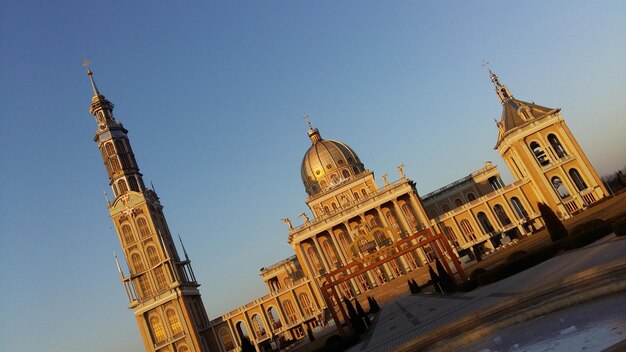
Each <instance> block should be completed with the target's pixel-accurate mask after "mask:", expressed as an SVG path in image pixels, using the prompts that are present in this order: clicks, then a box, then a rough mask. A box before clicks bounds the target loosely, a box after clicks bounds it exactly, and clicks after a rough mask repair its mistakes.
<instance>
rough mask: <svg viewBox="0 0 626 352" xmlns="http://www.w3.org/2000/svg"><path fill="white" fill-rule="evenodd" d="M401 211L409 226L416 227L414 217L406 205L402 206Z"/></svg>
mask: <svg viewBox="0 0 626 352" xmlns="http://www.w3.org/2000/svg"><path fill="white" fill-rule="evenodd" d="M402 211H403V212H404V215H405V216H406V218H407V219H408V220H409V222H410V223H411V225H413V226H416V225H417V221H415V216H414V215H413V211H411V208H409V206H408V205H407V204H406V203H405V204H402Z"/></svg>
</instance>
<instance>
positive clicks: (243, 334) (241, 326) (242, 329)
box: [235, 321, 250, 339]
mask: <svg viewBox="0 0 626 352" xmlns="http://www.w3.org/2000/svg"><path fill="white" fill-rule="evenodd" d="M235 328H236V329H237V332H238V333H239V337H240V338H241V339H249V336H250V334H248V327H247V326H246V324H245V323H244V322H243V321H238V322H237V324H235Z"/></svg>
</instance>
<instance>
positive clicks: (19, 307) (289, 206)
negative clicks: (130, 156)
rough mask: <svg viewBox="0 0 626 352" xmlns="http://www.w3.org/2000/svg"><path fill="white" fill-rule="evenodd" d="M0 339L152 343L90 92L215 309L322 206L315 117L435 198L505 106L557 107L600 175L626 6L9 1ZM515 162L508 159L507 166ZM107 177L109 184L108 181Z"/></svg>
mask: <svg viewBox="0 0 626 352" xmlns="http://www.w3.org/2000/svg"><path fill="white" fill-rule="evenodd" d="M0 6H1V7H0V108H1V109H0V114H1V116H0V140H1V141H2V142H1V143H2V144H1V146H2V152H1V153H0V162H1V165H2V173H1V174H0V196H1V199H2V202H0V223H1V228H2V231H1V235H0V260H1V262H0V275H1V277H0V282H1V283H2V284H1V285H2V287H1V290H0V294H1V299H0V311H1V312H2V314H0V324H1V326H0V350H2V351H44V350H45V351H53V352H57V351H58V352H60V351H96V352H99V351H103V352H104V351H111V350H113V351H122V352H126V351H138V350H142V348H143V347H142V343H141V340H140V337H139V334H138V329H137V326H136V323H135V321H134V319H133V316H132V312H131V311H130V310H128V309H127V308H126V307H127V300H126V295H125V293H124V289H123V287H122V285H121V284H120V282H119V278H118V274H117V271H116V269H115V264H114V261H113V251H118V252H119V244H118V241H117V238H116V235H115V231H114V229H113V227H112V224H111V222H110V219H109V218H108V212H107V209H106V206H105V201H104V197H103V194H102V192H103V190H104V189H106V188H107V178H106V174H105V170H104V167H103V165H102V160H101V158H100V155H99V153H98V151H97V148H96V144H95V143H94V142H93V141H92V137H93V135H94V131H95V128H96V124H95V122H94V119H93V117H92V116H91V115H90V114H89V112H88V106H89V103H90V99H91V90H90V86H89V82H88V79H87V76H86V75H85V70H84V68H83V67H82V66H81V62H82V60H83V59H84V58H90V59H91V60H92V62H93V65H92V69H93V71H94V72H95V78H96V81H97V83H98V86H99V88H100V90H101V91H102V92H103V94H104V95H106V96H107V98H109V99H110V100H111V101H112V102H113V103H115V104H116V108H115V111H114V112H115V114H116V116H117V118H118V119H119V120H120V121H122V122H123V123H124V125H125V126H126V127H127V128H128V129H129V131H130V134H129V136H130V139H131V143H132V145H133V147H134V150H135V153H136V156H137V159H138V162H139V166H140V167H141V170H142V172H143V173H144V176H145V179H146V181H148V182H149V181H153V182H154V185H155V187H156V190H157V192H158V193H159V195H160V197H161V200H162V203H163V204H164V205H165V214H166V217H167V220H168V222H169V225H170V228H171V230H172V232H173V233H174V234H178V233H180V234H181V236H182V237H183V239H184V240H185V243H186V247H187V249H188V252H189V254H190V256H191V259H192V264H193V267H194V270H195V273H196V276H197V278H198V281H199V282H200V283H201V284H202V287H201V292H202V295H203V298H204V302H205V304H206V306H207V308H208V313H209V316H210V317H211V318H215V317H217V316H218V315H220V314H222V313H225V312H227V311H229V310H231V309H234V308H236V307H238V306H239V305H242V304H245V303H246V302H248V301H250V300H252V299H254V298H256V297H258V296H261V295H263V294H265V293H266V292H267V291H266V289H265V287H264V284H263V282H262V280H261V278H260V277H259V268H261V267H263V266H267V265H270V264H272V263H274V262H276V261H279V260H281V259H283V258H285V257H287V256H289V255H292V253H293V252H292V250H291V248H290V247H289V245H288V244H287V235H288V232H287V229H286V226H285V224H283V223H281V222H280V221H279V219H280V218H282V217H290V218H292V219H297V214H298V213H300V212H301V211H303V210H305V209H306V206H305V203H304V201H305V196H306V194H305V192H304V189H303V186H302V184H301V181H300V175H299V170H300V162H301V158H302V156H303V155H304V152H305V151H306V149H307V148H308V147H309V144H310V142H309V140H308V138H307V136H306V129H307V128H306V124H305V122H304V121H303V119H302V115H303V114H305V113H307V114H309V115H310V116H311V121H312V122H313V124H314V125H315V126H317V127H319V129H320V130H321V132H322V135H323V136H324V137H326V138H330V139H339V140H342V141H344V142H345V143H347V144H348V145H350V146H351V147H352V148H353V149H354V150H355V151H356V152H357V153H358V154H359V155H360V157H361V160H363V162H364V163H365V165H366V167H367V168H368V169H370V170H373V171H374V172H375V173H376V176H377V178H378V179H379V177H380V176H381V175H382V174H384V173H389V174H390V179H395V178H396V171H395V167H396V165H398V164H400V163H404V164H406V169H405V172H406V173H407V175H408V176H409V177H410V178H412V179H414V180H415V181H416V182H417V184H418V190H419V192H420V193H422V194H424V193H427V192H430V191H432V190H434V189H436V188H438V187H441V186H443V185H444V184H446V183H448V182H451V181H454V180H455V179H457V178H460V177H462V176H464V175H466V174H468V173H469V172H471V171H473V170H475V169H477V168H479V167H481V166H482V165H483V163H484V162H485V161H486V160H491V161H493V162H494V163H496V164H498V165H501V166H502V167H503V166H504V163H503V161H502V160H501V159H500V158H499V156H498V154H497V153H496V152H495V151H494V150H493V146H494V144H495V142H496V136H497V130H496V127H495V124H494V121H493V120H494V118H496V117H499V115H500V103H499V101H498V99H497V97H496V96H495V94H494V92H493V87H492V86H491V83H490V81H489V78H488V75H487V73H486V72H485V70H484V69H483V68H482V67H481V65H480V64H481V61H482V60H484V59H486V60H489V61H490V62H491V67H492V69H493V70H494V71H495V72H496V73H497V74H498V75H499V76H500V78H501V81H502V82H503V83H504V84H506V85H508V86H509V88H510V89H511V91H512V92H513V94H514V95H515V96H516V97H517V98H520V99H522V100H528V101H534V102H536V103H538V104H540V105H544V106H550V107H560V108H562V112H563V115H564V117H565V119H566V121H567V123H568V125H569V127H570V129H571V130H572V131H573V133H574V135H575V136H576V137H577V139H578V141H579V143H580V144H581V145H582V147H583V148H584V150H585V151H586V152H587V155H588V157H589V158H590V159H591V161H592V163H593V164H594V165H595V166H596V168H597V170H598V172H599V173H600V174H607V173H608V172H610V171H613V170H616V169H618V168H623V167H624V165H625V164H626V156H625V153H624V152H625V151H626V138H624V135H626V122H625V121H626V116H625V113H626V99H624V94H625V92H626V2H624V1H602V2H589V1H560V2H559V1H549V2H546V1H527V2H523V3H518V4H511V3H510V2H495V1H489V2H483V1H472V2H465V1H463V2H462V1H458V2H447V1H442V2H439V1H438V2H423V1H394V2H373V1H340V2H336V1H221V2H206V1H202V2H200V1H197V2H194V1H186V2H184V4H179V3H176V4H174V3H172V2H162V3H158V2H133V1H130V2H129V1H112V2H102V1H100V2H91V1H63V2H53V1H39V2H33V1H27V0H22V1H10V0H6V1H2V2H1V3H0ZM502 171H503V172H504V170H502ZM109 193H110V192H109Z"/></svg>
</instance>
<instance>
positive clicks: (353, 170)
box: [352, 166, 359, 175]
mask: <svg viewBox="0 0 626 352" xmlns="http://www.w3.org/2000/svg"><path fill="white" fill-rule="evenodd" d="M352 172H354V174H355V175H358V174H359V168H358V167H356V166H353V167H352Z"/></svg>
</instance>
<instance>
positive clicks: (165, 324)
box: [87, 69, 209, 352]
mask: <svg viewBox="0 0 626 352" xmlns="http://www.w3.org/2000/svg"><path fill="white" fill-rule="evenodd" d="M87 75H88V76H89V78H90V80H91V85H92V89H93V98H92V100H91V106H90V108H89V112H90V113H91V114H92V115H94V116H95V118H96V122H97V125H98V127H97V131H96V135H95V137H94V141H95V142H96V143H97V144H98V149H99V150H100V153H101V155H102V159H103V160H104V165H105V168H106V171H107V175H108V177H109V185H110V186H111V188H112V190H113V194H114V197H115V198H114V200H113V201H112V202H108V207H109V214H110V216H111V220H112V221H113V224H114V226H115V229H116V231H117V235H118V238H119V241H120V244H121V246H122V251H123V254H124V259H125V260H126V264H127V266H128V269H129V270H130V273H129V275H125V274H124V273H123V271H122V268H121V266H120V265H119V262H118V270H119V273H120V277H121V280H122V282H123V284H124V288H125V290H126V294H127V295H128V300H129V308H130V309H132V310H133V313H134V314H135V318H136V320H137V324H138V325H139V331H140V332H141V336H142V338H143V342H144V345H145V347H146V351H150V352H152V351H168V352H173V351H176V352H192V351H193V352H196V351H197V352H200V351H208V348H207V347H206V346H207V344H208V342H209V341H208V330H209V319H208V318H207V314H206V311H205V309H204V305H203V303H202V299H201V298H200V292H199V291H198V286H200V285H199V284H198V283H197V282H196V279H195V277H194V273H193V270H192V269H191V264H190V261H189V258H188V257H187V254H186V253H185V259H183V260H181V259H180V258H179V256H178V253H177V251H176V247H175V245H174V240H173V239H172V235H171V234H170V231H169V228H168V226H167V223H166V221H165V217H164V215H163V206H161V203H160V202H159V197H158V196H157V194H156V192H155V191H154V190H152V189H147V188H146V187H145V185H144V182H143V179H142V174H141V172H139V167H138V166H137V161H136V160H135V155H134V154H133V151H132V148H131V145H130V141H129V139H128V131H127V130H126V129H125V128H124V126H123V125H122V124H121V123H120V122H118V121H117V120H116V119H115V118H114V117H113V104H112V103H111V102H110V101H108V100H107V99H106V98H105V97H104V95H102V94H100V92H99V91H98V88H97V87H96V84H95V82H94V79H93V73H92V72H91V70H89V69H88V70H87ZM183 250H184V247H183Z"/></svg>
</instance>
